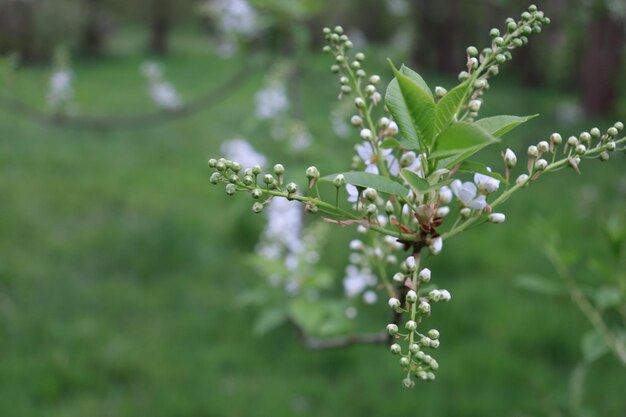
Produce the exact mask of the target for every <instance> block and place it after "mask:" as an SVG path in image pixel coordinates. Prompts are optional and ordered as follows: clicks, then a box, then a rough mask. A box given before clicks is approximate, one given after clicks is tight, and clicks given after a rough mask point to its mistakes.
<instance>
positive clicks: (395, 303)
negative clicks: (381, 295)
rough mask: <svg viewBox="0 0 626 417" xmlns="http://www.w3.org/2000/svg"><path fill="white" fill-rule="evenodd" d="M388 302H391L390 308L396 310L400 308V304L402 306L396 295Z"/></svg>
mask: <svg viewBox="0 0 626 417" xmlns="http://www.w3.org/2000/svg"><path fill="white" fill-rule="evenodd" d="M388 304H389V308H391V309H393V310H396V309H398V308H400V306H401V303H400V300H398V299H397V298H395V297H391V298H390V299H389V302H388Z"/></svg>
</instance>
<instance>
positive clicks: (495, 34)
mask: <svg viewBox="0 0 626 417" xmlns="http://www.w3.org/2000/svg"><path fill="white" fill-rule="evenodd" d="M489 36H491V37H492V38H497V37H498V36H500V30H498V28H493V29H491V30H490V31H489Z"/></svg>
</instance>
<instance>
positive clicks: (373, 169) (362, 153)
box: [356, 142, 396, 174]
mask: <svg viewBox="0 0 626 417" xmlns="http://www.w3.org/2000/svg"><path fill="white" fill-rule="evenodd" d="M356 151H357V153H358V155H359V157H360V158H361V159H362V160H363V162H365V172H369V173H372V174H379V173H380V172H379V171H378V160H379V158H382V159H384V160H385V161H386V162H387V165H388V166H390V167H391V166H392V165H393V164H394V163H395V162H396V158H395V157H394V156H393V155H392V150H391V149H380V150H379V152H380V155H376V153H375V152H374V149H373V148H372V144H371V143H368V142H364V143H362V144H360V145H357V146H356Z"/></svg>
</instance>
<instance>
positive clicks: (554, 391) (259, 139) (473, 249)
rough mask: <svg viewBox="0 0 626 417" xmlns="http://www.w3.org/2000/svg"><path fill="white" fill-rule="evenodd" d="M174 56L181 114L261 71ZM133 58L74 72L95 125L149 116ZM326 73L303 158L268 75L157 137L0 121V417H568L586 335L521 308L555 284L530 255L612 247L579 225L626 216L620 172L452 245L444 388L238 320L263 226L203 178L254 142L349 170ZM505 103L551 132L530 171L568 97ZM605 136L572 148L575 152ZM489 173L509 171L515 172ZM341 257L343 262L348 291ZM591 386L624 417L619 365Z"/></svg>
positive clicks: (26, 76)
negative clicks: (273, 100)
mask: <svg viewBox="0 0 626 417" xmlns="http://www.w3.org/2000/svg"><path fill="white" fill-rule="evenodd" d="M131 49H132V48H131ZM174 50H175V52H174V53H173V54H171V55H169V56H168V57H166V58H165V59H164V60H163V65H164V67H165V69H166V74H167V77H168V78H169V79H171V80H172V81H173V82H174V83H175V85H176V86H177V87H178V88H179V90H180V92H181V93H182V94H183V96H185V97H193V96H194V95H195V94H196V93H198V92H202V91H205V90H207V89H210V88H211V86H212V85H214V84H217V83H219V82H220V80H222V79H224V78H225V77H227V76H228V74H229V73H230V72H233V71H235V70H236V69H237V68H239V67H240V66H241V65H246V58H245V57H240V58H235V59H231V60H226V61H224V60H220V59H218V58H216V57H215V56H213V55H211V54H210V53H207V52H206V50H205V47H204V45H203V44H202V42H201V41H200V40H197V39H188V38H180V39H177V40H176V42H175V47H174ZM131 52H132V50H131ZM131 52H128V51H126V50H124V49H119V53H117V54H114V56H113V57H111V58H109V59H105V60H98V61H79V62H76V65H75V71H76V74H77V77H78V79H77V86H76V90H77V100H78V101H79V102H80V103H81V105H82V107H81V110H82V111H83V112H85V113H94V112H102V113H106V112H109V113H126V112H128V113H131V112H134V111H137V110H138V109H145V107H146V102H147V100H146V99H145V98H144V91H143V88H144V84H143V81H142V80H141V78H140V75H139V73H138V68H139V65H140V63H141V62H142V61H143V60H144V59H145V57H140V56H136V55H134V54H133V53H131ZM377 55H380V56H381V57H382V56H384V53H380V54H377V53H375V52H374V53H372V56H377ZM373 60H374V59H372V61H373ZM379 61H380V62H381V65H379V68H380V70H381V74H384V77H383V78H384V79H385V80H387V81H388V80H389V71H388V70H387V69H385V67H384V66H383V65H382V63H383V62H384V61H383V60H382V59H381V60H379ZM328 65H329V63H328V61H327V57H324V56H317V55H315V56H310V57H309V58H308V61H307V62H306V65H305V66H306V68H307V71H306V73H305V74H303V76H302V79H301V80H300V85H301V97H302V100H303V103H302V105H303V109H304V118H305V120H306V121H307V122H308V123H309V124H310V127H311V131H312V133H313V136H314V138H315V145H314V146H313V147H312V148H311V149H310V150H309V151H306V152H304V153H303V154H302V155H299V156H296V157H294V156H292V155H290V153H289V152H288V151H286V150H283V149H281V147H280V146H279V145H277V144H276V143H275V142H273V141H271V140H268V139H265V138H266V137H267V132H265V131H264V130H263V129H255V128H254V123H252V116H251V114H252V112H253V105H254V103H253V95H254V92H255V91H256V90H257V89H258V88H259V86H260V85H261V83H262V78H263V72H262V71H258V70H256V71H255V73H254V74H252V76H251V78H250V79H249V80H248V81H247V82H245V83H244V84H243V85H242V86H241V87H240V88H237V89H236V90H235V91H233V94H232V95H231V96H230V97H229V98H228V99H227V100H226V101H224V102H223V103H220V104H219V105H218V106H216V107H213V108H212V109H210V110H208V111H205V112H201V113H198V114H196V115H194V116H193V117H189V118H184V119H180V120H178V121H176V122H173V123H168V124H160V125H156V126H153V127H148V128H146V129H142V130H134V131H113V132H89V131H73V130H62V129H55V128H49V127H45V126H41V125H38V124H35V123H33V122H32V121H29V120H27V119H23V118H19V117H16V116H12V115H8V114H4V113H2V114H0V415H6V416H11V417H32V416H38V417H47V416H54V417H85V416H93V417H95V416H102V417H105V416H132V417H137V416H150V417H160V416H163V417H197V416H207V417H213V416H216V417H217V416H220V417H236V416H287V415H303V416H318V417H320V416H328V417H333V416H345V417H349V416H355V417H357V416H358V417H364V416H386V415H424V416H433V417H436V416H468V417H474V416H476V417H479V416H480V417H485V416H499V417H502V416H511V417H514V416H518V417H522V416H566V415H570V414H568V403H569V399H568V397H567V388H568V382H569V378H570V374H571V371H572V369H573V368H574V366H575V365H576V364H577V363H579V362H580V361H581V353H580V348H579V340H580V337H581V336H582V334H583V333H584V332H585V330H586V329H587V328H588V325H587V323H586V322H585V321H584V319H583V317H582V316H581V314H580V313H579V312H578V311H577V310H575V308H574V307H572V306H571V305H570V303H569V302H568V301H567V299H565V298H562V299H549V298H542V297H540V296H536V295H534V294H531V293H528V292H525V291H523V290H520V289H518V288H517V287H516V286H515V285H514V278H515V277H516V276H517V275H519V274H520V273H525V272H534V273H539V274H544V275H550V274H552V270H551V268H550V266H549V265H548V263H547V261H546V259H545V257H544V255H543V254H542V248H541V246H540V245H538V244H537V242H536V240H535V239H533V237H532V236H531V235H532V234H533V233H531V230H532V224H533V219H534V218H535V217H536V216H541V217H544V218H546V219H547V220H548V221H549V222H550V223H551V224H552V225H553V226H554V227H556V228H560V229H562V230H563V233H564V241H566V242H568V245H570V246H571V247H574V248H579V249H580V248H584V249H589V248H594V249H593V250H596V249H597V248H600V247H601V244H602V243H601V240H600V236H599V233H598V232H597V231H595V230H594V227H593V226H592V225H591V224H589V222H587V221H586V220H584V219H582V218H581V217H580V215H579V212H580V207H581V204H583V203H586V200H584V198H583V196H584V195H585V194H584V190H589V189H590V187H595V188H596V189H597V190H598V194H597V195H598V196H600V198H603V199H604V198H608V199H610V198H621V199H623V198H624V195H623V194H622V195H620V194H619V193H618V191H617V184H618V183H619V182H620V181H621V182H622V183H623V182H624V179H625V178H626V176H625V175H626V172H625V170H624V162H625V160H624V157H623V156H620V157H616V158H614V160H611V161H610V162H608V163H606V164H600V163H599V162H595V161H589V162H588V163H585V164H584V165H583V167H582V170H583V172H584V174H585V175H583V176H578V175H576V174H575V173H574V172H573V171H571V170H570V171H564V172H561V173H559V174H555V175H553V176H552V177H550V178H546V179H545V180H544V181H540V182H539V183H537V184H536V185H533V186H532V187H531V188H530V189H529V190H526V191H524V192H523V193H521V194H520V195H519V196H517V198H515V199H513V200H511V201H510V202H509V203H507V206H506V210H507V222H506V223H505V224H503V225H501V226H498V227H495V226H492V227H484V228H482V229H481V230H480V231H476V232H472V233H468V234H467V235H466V236H463V237H461V238H459V239H456V240H454V241H451V242H450V243H449V244H448V245H447V247H446V251H445V252H444V256H441V257H439V258H437V259H434V260H433V262H432V265H431V269H432V270H433V273H434V277H435V278H436V280H437V281H438V282H439V283H442V284H443V285H444V286H445V287H446V288H448V289H450V291H451V292H452V294H453V297H454V300H453V302H451V303H450V304H447V305H446V306H445V308H441V309H440V310H438V311H437V314H435V315H434V316H433V323H434V324H435V325H436V327H437V328H438V329H439V330H440V331H441V332H442V347H441V348H440V350H439V352H438V359H439V362H440V364H441V370H440V372H439V374H438V380H437V381H436V383H433V384H427V385H424V384H422V385H418V387H417V389H415V390H412V391H407V390H405V389H403V388H402V387H401V383H400V380H401V378H400V373H399V369H398V367H397V364H396V361H395V360H393V359H392V358H390V357H389V355H388V353H387V352H386V349H385V348H383V347H359V348H353V349H349V350H344V351H333V352H310V351H307V350H305V349H303V348H302V347H301V346H300V345H299V343H298V341H297V338H296V337H295V335H294V333H293V332H292V331H291V330H290V329H289V328H281V329H279V330H278V331H276V332H274V333H271V334H270V335H268V336H265V337H262V338H258V337H255V336H254V335H253V334H252V332H251V326H252V323H253V321H254V316H255V313H256V312H255V311H254V310H249V309H242V308H241V307H240V306H239V305H238V303H237V301H236V299H237V296H238V294H239V293H240V292H241V291H243V290H244V289H245V288H246V287H247V286H249V285H250V283H251V282H253V281H255V280H258V279H260V278H259V277H257V276H255V275H254V272H253V270H252V269H251V268H250V267H248V266H247V265H246V263H245V262H242V259H244V258H245V256H246V254H247V253H249V252H250V251H252V250H253V248H254V244H255V242H256V239H257V236H258V233H259V232H260V231H261V229H262V228H263V225H264V218H263V216H253V215H251V212H250V205H251V202H250V201H249V199H247V198H244V196H238V197H235V198H228V197H227V196H226V195H225V194H224V192H223V190H222V189H221V188H217V187H212V186H210V184H209V183H208V177H207V170H206V160H207V158H208V157H209V156H213V155H216V154H218V153H219V144H220V142H221V141H223V140H226V139H230V138H233V137H236V136H240V135H244V136H245V137H248V138H249V139H250V140H251V142H252V143H253V144H254V146H255V147H256V148H257V149H259V150H261V151H263V152H264V153H266V154H267V155H270V156H271V157H272V161H274V160H275V161H277V162H278V161H281V162H282V161H285V162H284V163H285V165H286V167H287V169H288V170H293V172H295V171H296V170H300V171H303V169H304V168H305V167H306V166H308V165H309V162H310V161H313V162H317V161H320V162H319V163H318V166H319V167H320V169H321V170H322V172H323V173H324V172H326V173H330V172H334V171H339V170H343V169H345V168H346V167H347V166H348V162H349V158H350V156H351V147H352V145H353V143H352V142H350V140H337V139H335V138H334V135H333V134H332V131H331V128H330V122H329V115H328V103H330V102H331V101H332V100H334V98H335V96H336V85H335V84H336V80H335V79H334V77H333V76H332V75H331V74H330V73H329V72H328V71H327V67H328ZM46 77H47V75H46V71H45V70H44V69H41V68H34V69H33V68H27V69H24V70H22V71H20V73H19V77H18V80H17V82H18V90H19V91H20V92H21V94H22V95H23V96H24V97H26V99H28V100H30V101H31V102H33V103H39V104H41V103H42V97H41V96H43V91H44V88H45V84H46V80H47V79H46ZM437 81H439V82H442V83H445V80H437ZM432 84H435V82H434V81H433V82H432ZM448 84H449V83H448ZM444 85H446V84H444ZM492 90H493V91H491V92H490V93H489V95H488V99H487V101H486V103H485V115H487V114H493V113H495V112H504V113H509V114H520V115H521V114H532V113H541V114H542V117H541V118H538V119H536V120H535V121H533V122H531V123H529V124H528V126H527V127H525V128H521V129H519V131H517V132H515V133H514V134H511V135H510V137H509V138H508V139H507V142H506V143H507V146H510V147H512V148H513V149H514V150H516V151H519V152H521V153H523V152H524V149H525V147H526V146H527V145H528V144H530V143H536V142H537V141H538V140H539V139H540V138H544V137H546V136H547V135H548V134H549V133H551V132H552V131H553V130H554V126H555V109H556V107H557V106H558V105H559V103H560V102H561V101H562V100H563V99H564V97H563V96H562V94H559V93H556V92H551V91H543V90H534V89H530V88H528V87H520V86H517V84H516V83H515V81H514V80H507V79H498V80H497V81H495V82H494V83H493V85H492ZM609 122H610V123H612V122H613V120H592V121H586V120H580V121H579V123H573V124H571V125H567V126H561V127H559V129H561V130H562V133H563V135H564V136H565V135H568V134H572V133H577V132H578V131H579V130H580V129H583V128H586V129H588V128H589V127H591V126H592V125H594V124H598V125H600V126H601V127H603V126H606V125H607V123H609ZM490 152H491V155H486V156H485V159H486V160H487V161H492V162H493V161H495V160H496V158H497V153H498V151H497V150H496V149H493V150H491V151H490ZM607 196H608V197H607ZM538 233H539V234H540V233H541V231H539V232H538ZM344 242H345V238H342V239H337V242H336V243H334V244H331V245H329V246H328V248H327V251H328V254H329V256H330V259H331V260H332V262H333V263H334V264H335V265H334V266H335V267H336V270H337V275H336V278H337V280H338V283H339V280H340V279H341V277H342V275H341V274H342V272H343V264H342V263H341V262H343V261H342V260H341V258H342V257H343V255H347V248H346V247H345V246H344V244H343V243H344ZM332 254H334V255H332ZM336 254H340V255H341V257H339V256H337V255H336ZM381 304H384V303H381ZM384 310H385V306H384V305H378V306H374V307H373V308H372V317H376V318H378V320H379V322H378V323H373V325H372V327H373V328H377V327H378V328H381V327H382V326H384V324H385V320H386V317H387V314H386V313H385V312H384ZM588 381H589V383H588V384H587V388H588V390H587V391H585V395H584V398H583V402H584V404H585V405H586V406H588V407H590V408H592V409H595V411H596V413H595V414H589V415H597V416H603V417H612V416H614V417H618V416H623V415H624V410H626V399H625V398H624V396H623V389H624V386H626V373H625V372H624V370H623V369H620V368H619V367H618V366H616V363H615V361H614V360H613V359H612V358H609V357H605V358H603V359H602V360H600V361H599V362H598V363H597V364H596V365H595V366H594V368H593V370H592V372H591V373H590V375H589V379H588Z"/></svg>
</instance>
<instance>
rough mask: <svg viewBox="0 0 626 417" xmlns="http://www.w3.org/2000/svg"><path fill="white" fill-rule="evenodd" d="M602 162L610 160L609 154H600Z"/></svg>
mask: <svg viewBox="0 0 626 417" xmlns="http://www.w3.org/2000/svg"><path fill="white" fill-rule="evenodd" d="M600 160H601V161H602V162H605V161H608V160H609V153H608V152H606V151H605V152H601V153H600Z"/></svg>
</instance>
